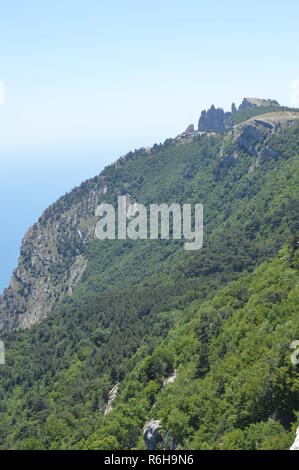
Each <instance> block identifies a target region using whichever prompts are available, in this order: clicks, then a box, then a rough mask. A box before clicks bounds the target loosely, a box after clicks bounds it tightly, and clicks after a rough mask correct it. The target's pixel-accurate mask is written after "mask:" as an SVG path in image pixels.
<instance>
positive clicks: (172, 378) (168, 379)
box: [163, 370, 177, 388]
mask: <svg viewBox="0 0 299 470" xmlns="http://www.w3.org/2000/svg"><path fill="white" fill-rule="evenodd" d="M176 376H177V374H176V371H175V370H174V371H173V372H172V373H171V374H170V376H169V377H167V379H166V380H164V382H163V388H164V387H166V385H168V384H173V383H174V381H175V379H176Z"/></svg>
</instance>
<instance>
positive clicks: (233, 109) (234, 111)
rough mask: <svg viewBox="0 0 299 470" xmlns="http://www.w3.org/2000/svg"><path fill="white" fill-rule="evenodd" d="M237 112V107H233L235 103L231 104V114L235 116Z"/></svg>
mask: <svg viewBox="0 0 299 470" xmlns="http://www.w3.org/2000/svg"><path fill="white" fill-rule="evenodd" d="M237 112H238V110H237V106H236V105H235V103H232V114H235V113H237Z"/></svg>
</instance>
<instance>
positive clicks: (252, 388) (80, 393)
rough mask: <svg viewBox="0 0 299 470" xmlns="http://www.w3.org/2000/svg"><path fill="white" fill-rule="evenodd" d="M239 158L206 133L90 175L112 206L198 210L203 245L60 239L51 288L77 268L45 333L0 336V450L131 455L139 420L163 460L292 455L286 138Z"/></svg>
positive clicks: (297, 279) (298, 274) (295, 133)
mask: <svg viewBox="0 0 299 470" xmlns="http://www.w3.org/2000/svg"><path fill="white" fill-rule="evenodd" d="M276 109H277V108H276ZM283 110H284V109H280V111H283ZM267 111H268V112H269V113H270V112H271V113H272V112H273V108H272V107H270V109H268V110H267V109H263V113H265V112H267ZM256 114H261V112H260V113H256ZM252 116H254V112H250V115H248V113H244V112H243V113H239V114H238V115H236V116H235V118H234V119H235V122H236V123H237V124H240V123H241V124H242V123H243V122H244V121H245V120H247V119H248V118H249V117H252ZM252 148H253V149H254V151H251V150H250V151H249V150H248V149H247V148H246V147H245V146H242V144H241V141H238V140H237V139H235V138H234V136H233V134H232V133H231V132H225V133H218V134H217V133H210V134H209V133H206V134H205V135H202V136H200V137H198V138H194V139H191V140H186V141H184V140H182V141H179V142H178V141H175V140H172V139H169V140H167V141H166V142H165V143H164V144H162V145H156V146H154V147H153V149H152V151H151V152H150V153H148V152H146V151H144V149H141V150H140V151H136V152H131V153H130V154H128V155H127V156H126V158H124V159H122V160H121V161H120V162H118V164H115V165H111V166H109V167H107V168H106V169H105V170H104V171H103V173H102V175H101V178H103V179H104V181H105V184H106V185H107V192H106V194H105V202H108V203H111V204H116V201H117V197H118V195H123V194H129V195H130V196H131V198H132V199H133V200H135V201H138V202H140V203H142V204H145V205H148V204H151V203H158V204H160V203H167V204H171V203H173V202H176V203H178V204H184V203H191V204H196V203H201V204H203V206H204V246H203V248H202V249H201V250H199V251H191V252H187V251H185V250H184V249H183V245H184V242H183V241H181V240H177V241H176V240H172V239H169V240H161V241H159V242H157V241H155V240H138V241H136V242H134V241H131V240H115V241H113V242H112V243H110V242H109V240H104V241H100V240H96V239H92V240H90V241H89V243H86V244H84V245H82V246H79V245H76V243H77V242H75V241H74V240H72V239H68V238H64V239H61V240H60V242H59V244H58V246H57V250H59V252H61V253H63V259H64V261H65V264H63V265H61V266H60V267H59V269H58V268H57V267H56V268H55V269H53V272H52V273H51V275H52V276H53V279H55V282H57V283H59V282H60V280H61V279H62V275H63V273H64V272H65V271H66V270H67V269H68V267H69V265H70V261H71V260H72V259H73V257H74V256H75V255H76V254H77V253H78V250H81V252H82V253H83V255H84V257H85V259H86V260H87V268H86V270H85V272H84V274H83V277H82V279H81V281H80V283H79V284H78V285H77V287H76V288H75V290H74V292H73V293H72V294H70V293H68V292H65V294H64V295H63V296H62V297H61V298H59V299H57V302H56V304H55V306H54V308H53V309H52V311H51V313H50V314H49V315H48V317H47V318H46V319H45V320H43V321H42V322H41V323H38V324H35V325H34V326H32V327H31V328H30V329H28V330H19V331H8V332H6V333H5V334H2V335H1V339H3V341H4V342H5V348H6V362H5V365H3V366H0V448H1V449H25V450H26V449H36V450H37V449H86V450H87V449H93V450H95V449H99V450H101V449H105V450H111V449H113V450H114V449H140V450H141V449H146V445H145V441H144V439H143V436H142V432H143V429H144V425H145V423H146V422H148V421H150V420H159V421H160V423H161V430H160V433H159V439H158V442H157V444H156V448H161V449H170V448H172V447H173V446H175V448H177V449H201V450H208V449H215V450H221V449H223V450H226V449H247V450H249V449H288V448H289V447H290V445H291V444H292V442H293V441H294V437H295V431H296V427H297V426H298V422H299V375H298V366H296V365H294V364H293V363H292V362H291V360H290V357H291V350H290V345H291V343H292V341H293V340H296V339H299V315H298V305H299V250H297V247H298V242H299V227H298V215H299V192H298V181H299V125H298V124H292V125H289V126H286V127H285V128H280V129H279V131H277V132H273V133H272V134H269V135H268V134H267V140H264V141H261V140H258V139H257V140H256V141H254V140H253V141H252V142H251V149H252ZM96 183H97V179H94V180H90V181H88V182H85V183H83V184H82V185H81V186H80V187H79V188H77V189H75V190H74V191H73V192H71V193H69V194H68V195H67V196H65V197H64V198H61V199H60V200H59V201H57V203H56V204H54V205H53V206H51V208H50V209H48V211H46V212H45V214H44V215H43V216H42V218H41V223H46V221H47V220H49V218H50V217H54V219H55V221H59V218H60V216H61V214H62V213H63V211H64V210H65V208H66V207H68V206H71V205H72V204H75V203H76V202H77V201H78V200H80V198H81V197H82V195H83V194H84V193H86V192H87V191H90V190H91V189H93V188H94V187H95V185H96ZM174 372H175V374H176V378H175V381H174V382H173V383H169V384H165V380H166V379H167V378H168V377H169V376H170V374H172V373H174ZM115 384H119V389H118V393H117V396H116V398H115V400H114V401H113V408H112V411H111V412H110V413H108V414H106V415H105V414H104V412H105V409H106V406H107V402H108V399H109V392H110V390H111V389H112V388H113V386H114V385H115Z"/></svg>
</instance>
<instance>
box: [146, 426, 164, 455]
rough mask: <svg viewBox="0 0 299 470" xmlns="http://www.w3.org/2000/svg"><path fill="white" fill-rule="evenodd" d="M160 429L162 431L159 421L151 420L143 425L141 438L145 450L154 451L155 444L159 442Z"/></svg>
mask: <svg viewBox="0 0 299 470" xmlns="http://www.w3.org/2000/svg"><path fill="white" fill-rule="evenodd" d="M160 429H162V426H161V422H160V420H151V421H148V422H147V423H145V425H144V428H143V432H142V436H143V439H144V442H145V445H146V448H147V450H155V448H156V445H157V442H158V441H159V440H161V436H160V435H159V431H160Z"/></svg>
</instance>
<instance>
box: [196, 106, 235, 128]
mask: <svg viewBox="0 0 299 470" xmlns="http://www.w3.org/2000/svg"><path fill="white" fill-rule="evenodd" d="M229 117H230V113H225V112H224V111H223V109H222V108H217V109H216V108H215V106H214V105H212V106H211V108H210V109H209V110H208V111H202V113H201V116H200V118H199V122H198V130H199V131H218V132H219V131H220V132H222V131H225V130H226V129H229V128H230V127H231V125H230V120H229Z"/></svg>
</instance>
